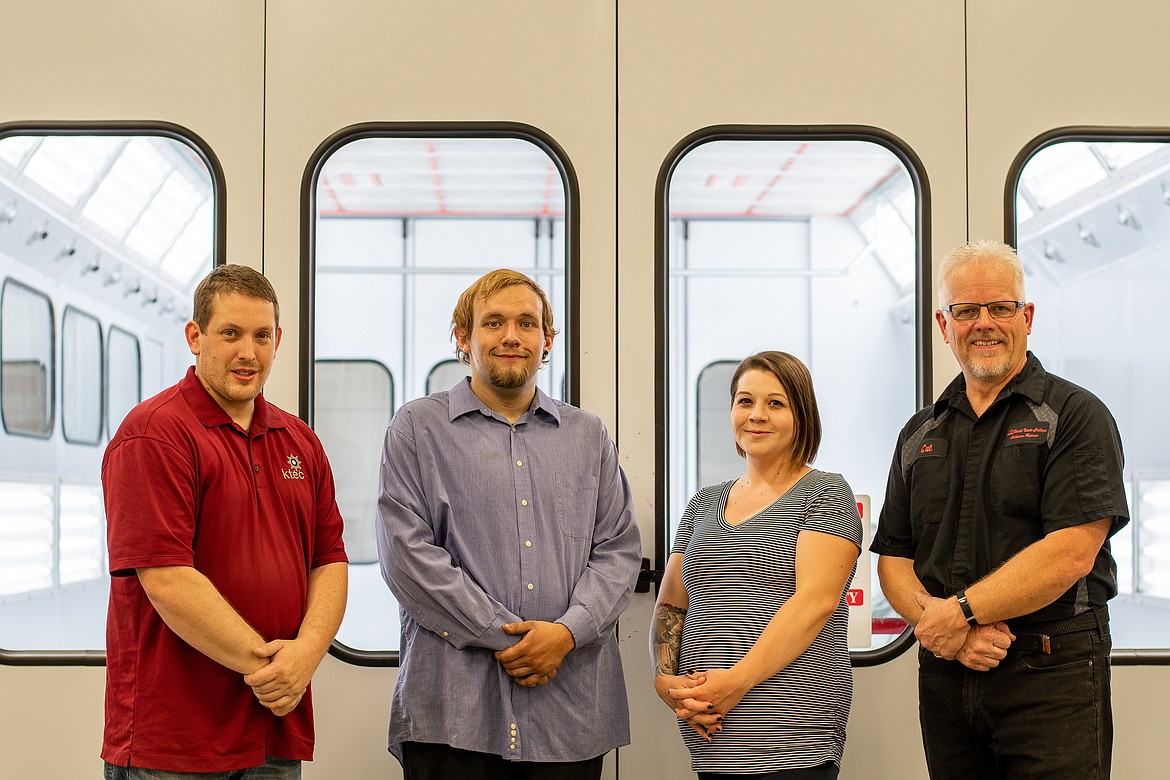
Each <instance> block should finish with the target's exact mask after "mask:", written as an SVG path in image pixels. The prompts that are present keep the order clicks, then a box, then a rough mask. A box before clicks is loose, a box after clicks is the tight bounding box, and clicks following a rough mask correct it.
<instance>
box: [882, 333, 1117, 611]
mask: <svg viewBox="0 0 1170 780" xmlns="http://www.w3.org/2000/svg"><path fill="white" fill-rule="evenodd" d="M1123 462H1124V458H1123V455H1122V451H1121V437H1120V435H1119V434H1118V432H1117V424H1116V423H1115V422H1114V420H1113V416H1112V415H1111V414H1110V413H1109V410H1108V409H1107V408H1106V407H1105V404H1103V403H1102V402H1101V401H1100V400H1099V399H1098V398H1097V397H1096V396H1094V395H1093V394H1092V393H1090V392H1088V391H1087V390H1084V389H1083V388H1080V387H1077V386H1076V385H1074V384H1072V383H1071V382H1068V381H1066V380H1064V379H1061V378H1060V377H1058V376H1054V375H1053V374H1049V373H1048V372H1046V371H1045V370H1044V367H1043V366H1041V365H1040V361H1039V360H1037V359H1036V356H1035V355H1033V354H1032V353H1031V352H1029V353H1028V361H1027V363H1026V364H1025V366H1024V368H1023V370H1022V371H1020V373H1019V374H1017V375H1016V376H1015V377H1014V378H1013V379H1012V380H1011V381H1010V382H1009V383H1008V385H1007V386H1006V387H1004V389H1003V390H1001V391H1000V393H999V396H998V397H997V398H996V399H995V401H994V402H993V403H992V404H991V406H990V407H989V408H988V409H987V410H986V411H985V412H984V413H983V414H982V416H979V415H976V414H975V411H974V410H973V409H972V408H971V404H970V402H969V401H968V399H967V393H966V382H965V380H964V379H963V376H962V375H961V374H960V375H959V376H958V378H956V379H955V381H953V382H952V383H951V384H950V386H949V387H947V389H946V390H945V391H943V393H942V395H941V396H939V399H938V401H937V402H936V403H935V404H934V405H933V406H928V407H926V408H925V409H922V410H921V411H919V412H918V413H917V414H915V415H914V416H913V417H912V418H910V421H909V422H908V423H907V424H906V426H905V427H904V428H903V429H902V432H901V434H899V436H898V447H897V449H896V450H895V452H894V459H893V465H892V466H891V468H890V476H889V480H888V481H887V483H886V498H885V504H884V506H883V507H882V511H881V516H880V518H879V520H878V530H877V533H876V534H875V536H874V540H873V544H871V545H870V549H871V550H872V551H873V552H876V553H878V554H879V555H888V556H893V557H898V558H913V559H914V573H915V574H916V575H918V579H919V580H921V582H922V584H923V586H925V588H926V590H927V591H928V592H929V593H930V594H931V595H932V596H937V597H939V598H947V597H949V596H951V595H953V594H954V593H955V592H956V591H959V590H961V589H963V588H967V587H969V586H971V585H972V584H974V583H975V582H977V581H978V580H980V579H982V578H983V577H984V576H986V575H987V574H989V573H990V572H991V571H993V570H994V569H996V568H997V567H998V566H1000V565H1001V564H1002V563H1003V562H1004V561H1006V560H1007V559H1009V558H1011V557H1012V556H1013V555H1015V554H1016V553H1018V552H1019V551H1020V550H1022V549H1024V548H1025V547H1027V546H1028V545H1030V544H1032V543H1033V542H1035V541H1038V540H1039V539H1041V538H1043V537H1044V536H1046V535H1047V534H1049V533H1051V532H1053V531H1058V530H1060V529H1062V528H1070V527H1072V526H1076V525H1081V524H1083V523H1091V522H1094V521H1096V520H1101V519H1103V518H1106V517H1112V518H1113V528H1112V529H1111V530H1110V535H1111V536H1112V534H1114V533H1116V532H1117V531H1118V530H1119V529H1120V528H1121V527H1122V526H1124V525H1125V524H1126V523H1127V522H1129V508H1128V506H1127V504H1126V499H1125V490H1124V487H1123V483H1122V476H1121V468H1122V464H1123ZM1116 594H1117V566H1116V564H1115V563H1114V561H1113V556H1112V555H1111V554H1110V551H1109V542H1108V541H1106V542H1105V544H1104V545H1102V547H1101V550H1100V551H1099V552H1098V553H1097V560H1096V562H1095V563H1094V565H1093V570H1092V572H1091V573H1090V574H1089V575H1088V576H1087V577H1085V578H1083V579H1081V580H1079V581H1078V582H1077V583H1075V584H1074V585H1073V586H1072V587H1071V588H1069V590H1068V591H1067V592H1065V593H1064V594H1063V595H1062V596H1061V597H1060V598H1058V599H1057V600H1056V601H1054V602H1053V603H1051V604H1049V605H1048V606H1046V607H1044V608H1042V609H1039V610H1037V611H1036V612H1033V613H1031V614H1030V615H1025V616H1021V617H1022V619H1020V620H1018V621H1013V624H1015V623H1022V624H1027V623H1033V622H1047V621H1051V620H1062V619H1064V618H1068V617H1072V616H1073V615H1074V614H1078V613H1080V612H1083V611H1084V610H1086V609H1089V608H1090V607H1098V606H1102V605H1104V604H1105V602H1106V601H1108V600H1109V599H1110V598H1112V597H1113V596H1115V595H1116Z"/></svg>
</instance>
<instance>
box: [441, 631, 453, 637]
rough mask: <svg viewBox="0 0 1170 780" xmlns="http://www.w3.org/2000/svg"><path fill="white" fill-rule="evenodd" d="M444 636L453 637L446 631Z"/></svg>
mask: <svg viewBox="0 0 1170 780" xmlns="http://www.w3.org/2000/svg"><path fill="white" fill-rule="evenodd" d="M443 636H451V635H450V634H448V633H447V632H446V631H444V632H443Z"/></svg>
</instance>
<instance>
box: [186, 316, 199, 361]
mask: <svg viewBox="0 0 1170 780" xmlns="http://www.w3.org/2000/svg"><path fill="white" fill-rule="evenodd" d="M183 335H184V336H186V337H187V348H188V349H190V350H191V354H192V355H198V354H199V349H200V343H199V340H200V339H201V338H202V337H203V334H202V333H200V332H199V326H198V325H197V324H196V323H195V320H191V321H190V322H188V323H187V327H185V328H184V329H183Z"/></svg>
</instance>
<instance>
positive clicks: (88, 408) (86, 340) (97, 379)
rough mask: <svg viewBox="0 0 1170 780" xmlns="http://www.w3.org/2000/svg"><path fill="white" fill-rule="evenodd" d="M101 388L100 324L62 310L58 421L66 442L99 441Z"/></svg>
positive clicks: (81, 315) (84, 316)
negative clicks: (61, 426) (59, 408)
mask: <svg viewBox="0 0 1170 780" xmlns="http://www.w3.org/2000/svg"><path fill="white" fill-rule="evenodd" d="M102 387H103V382H102V326H101V323H99V322H98V321H97V319H96V318H94V317H91V316H90V315H88V314H85V313H83V312H80V311H78V310H77V309H74V308H71V307H69V308H66V309H65V318H64V322H63V324H62V326H61V421H62V424H63V425H64V431H63V432H64V434H65V438H66V439H68V440H69V441H71V442H77V443H79V444H97V443H98V442H99V441H100V440H101V437H102V394H101V388H102ZM95 388H96V389H97V390H98V392H94V389H95Z"/></svg>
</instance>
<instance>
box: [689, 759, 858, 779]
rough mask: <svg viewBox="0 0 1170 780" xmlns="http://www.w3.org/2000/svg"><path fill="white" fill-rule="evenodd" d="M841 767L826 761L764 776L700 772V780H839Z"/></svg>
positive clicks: (779, 770) (781, 770)
mask: <svg viewBox="0 0 1170 780" xmlns="http://www.w3.org/2000/svg"><path fill="white" fill-rule="evenodd" d="M840 773H841V767H839V766H837V765H836V764H834V763H833V762H832V761H826V762H825V763H823V764H821V765H820V766H810V767H809V768H808V769H778V770H776V771H775V772H767V773H765V774H762V775H737V774H729V773H725V772H699V780H733V778H741V779H742V780H746V779H747V778H751V780H773V779H774V780H837V777H838V775H840Z"/></svg>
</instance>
